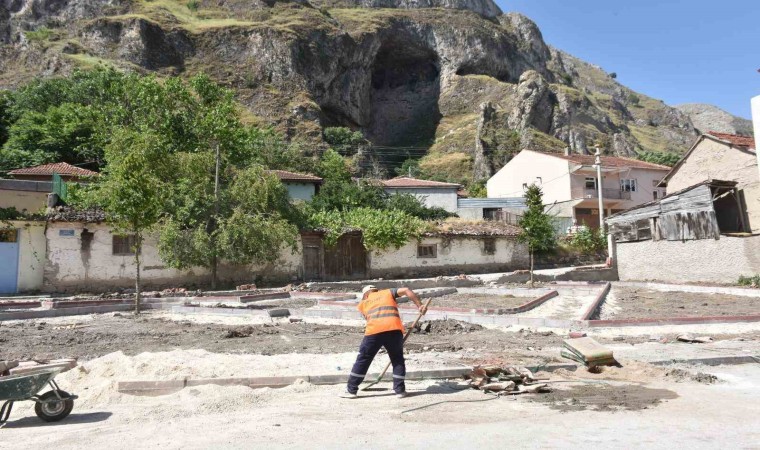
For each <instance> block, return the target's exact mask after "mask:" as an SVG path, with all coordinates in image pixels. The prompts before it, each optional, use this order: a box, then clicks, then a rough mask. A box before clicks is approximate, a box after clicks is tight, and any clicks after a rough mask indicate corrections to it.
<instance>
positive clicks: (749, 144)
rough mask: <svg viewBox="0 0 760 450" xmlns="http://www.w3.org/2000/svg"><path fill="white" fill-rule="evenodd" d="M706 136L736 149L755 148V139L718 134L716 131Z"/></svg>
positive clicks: (709, 132)
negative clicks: (724, 142)
mask: <svg viewBox="0 0 760 450" xmlns="http://www.w3.org/2000/svg"><path fill="white" fill-rule="evenodd" d="M707 134H708V135H710V136H712V137H714V138H717V139H720V140H721V141H726V142H728V143H730V144H731V145H735V146H737V147H746V148H755V138H753V137H751V136H739V135H738V134H729V133H718V132H717V131H708V132H707Z"/></svg>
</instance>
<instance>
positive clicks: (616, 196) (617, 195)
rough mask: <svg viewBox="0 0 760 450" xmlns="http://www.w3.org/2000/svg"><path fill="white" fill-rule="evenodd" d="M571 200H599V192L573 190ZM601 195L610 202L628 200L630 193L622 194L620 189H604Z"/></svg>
mask: <svg viewBox="0 0 760 450" xmlns="http://www.w3.org/2000/svg"><path fill="white" fill-rule="evenodd" d="M572 195H573V198H599V191H597V190H596V189H585V188H575V189H573V191H572ZM602 195H604V198H606V199H610V200H630V199H631V193H630V192H624V191H621V190H620V189H605V188H602Z"/></svg>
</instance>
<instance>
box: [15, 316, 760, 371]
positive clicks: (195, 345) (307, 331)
mask: <svg viewBox="0 0 760 450" xmlns="http://www.w3.org/2000/svg"><path fill="white" fill-rule="evenodd" d="M426 323H427V324H429V330H427V331H418V332H415V333H413V334H412V336H410V338H409V340H408V341H407V344H406V346H405V347H406V351H407V352H408V353H425V352H447V351H450V352H456V351H462V350H467V351H471V352H475V353H477V354H478V355H479V356H478V357H479V358H480V359H479V360H476V359H473V360H472V362H473V363H475V364H478V363H480V364H485V363H486V361H490V362H492V363H501V362H512V363H516V362H523V363H526V364H527V363H534V362H536V359H537V356H536V353H537V352H538V351H540V350H542V349H545V348H555V347H560V346H561V345H562V341H563V340H564V339H565V338H566V336H563V335H559V334H556V333H554V332H552V331H540V332H536V331H532V330H529V329H522V330H521V329H519V328H518V329H515V330H514V331H512V330H507V331H502V330H496V329H487V328H483V327H482V326H480V325H475V324H471V323H466V322H458V321H454V320H449V321H445V320H437V321H425V322H422V324H426ZM425 328H427V327H425ZM363 331H364V330H363V328H362V327H359V326H341V325H320V324H315V323H306V322H297V323H289V321H288V319H279V320H274V321H272V322H271V323H264V324H261V323H259V324H251V325H245V324H241V325H228V324H219V323H203V322H196V321H192V320H182V319H181V320H172V319H169V318H167V317H166V316H164V315H162V314H160V313H143V314H142V315H140V316H139V317H134V316H133V315H132V314H129V313H123V314H120V313H115V314H98V315H92V316H85V317H76V316H74V317H68V318H59V319H53V320H49V321H45V320H27V321H17V322H9V323H0V359H20V360H27V359H53V358H78V359H82V360H87V359H93V358H96V357H99V356H103V355H105V354H108V353H112V352H116V351H122V352H124V353H125V354H126V355H135V354H138V353H142V352H158V351H169V350H174V349H205V350H207V351H209V352H216V353H229V354H257V355H278V354H290V353H313V354H326V353H343V352H355V351H357V349H358V347H359V343H360V342H361V339H362V336H363ZM676 335H677V333H676V332H674V333H672V334H663V335H662V336H659V337H665V338H667V339H668V340H669V341H670V342H673V341H675V338H676ZM659 337H658V338H659ZM712 337H713V338H715V339H716V340H722V339H733V338H736V337H741V338H742V339H749V340H757V339H760V333H751V334H742V335H734V334H724V335H721V334H713V335H712ZM597 340H598V341H599V342H601V343H603V344H605V343H606V344H611V343H615V344H620V343H627V344H636V343H642V342H648V341H649V340H650V337H649V336H648V335H643V336H608V337H597ZM479 361H480V362H479ZM552 361H563V360H561V359H560V358H559V355H558V352H557V356H556V358H554V359H552ZM565 362H566V361H565Z"/></svg>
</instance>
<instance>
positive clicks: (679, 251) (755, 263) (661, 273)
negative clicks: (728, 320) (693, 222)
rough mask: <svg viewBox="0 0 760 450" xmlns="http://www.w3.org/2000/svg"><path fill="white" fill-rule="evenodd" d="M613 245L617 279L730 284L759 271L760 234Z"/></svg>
mask: <svg viewBox="0 0 760 450" xmlns="http://www.w3.org/2000/svg"><path fill="white" fill-rule="evenodd" d="M616 247H617V267H618V274H619V276H620V280H621V281H633V280H637V281H644V280H652V281H667V282H679V283H683V282H709V283H728V284H734V283H736V281H737V280H738V278H739V276H740V275H745V276H749V275H755V274H758V273H760V236H749V237H730V236H721V237H720V239H719V240H714V239H700V240H690V241H684V242H680V241H640V242H619V243H617V245H616Z"/></svg>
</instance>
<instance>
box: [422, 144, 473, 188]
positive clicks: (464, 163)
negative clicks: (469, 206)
mask: <svg viewBox="0 0 760 450" xmlns="http://www.w3.org/2000/svg"><path fill="white" fill-rule="evenodd" d="M420 171H421V172H422V178H425V179H431V180H436V181H445V182H449V183H459V184H464V185H468V184H470V183H471V182H472V156H470V155H468V154H466V153H463V152H456V153H445V154H440V153H437V154H428V155H426V156H425V157H423V158H422V159H421V160H420Z"/></svg>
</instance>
